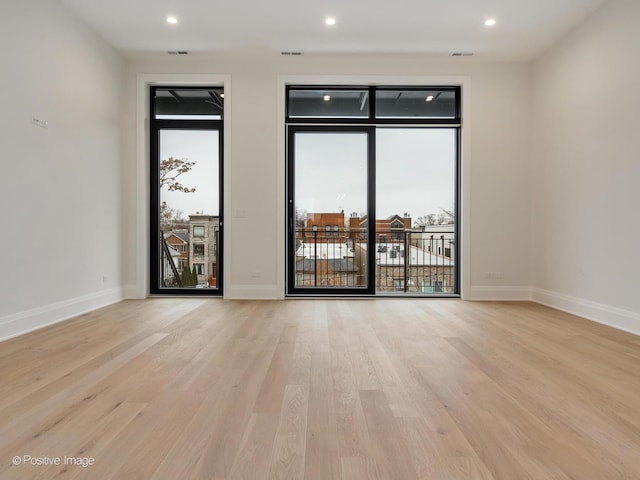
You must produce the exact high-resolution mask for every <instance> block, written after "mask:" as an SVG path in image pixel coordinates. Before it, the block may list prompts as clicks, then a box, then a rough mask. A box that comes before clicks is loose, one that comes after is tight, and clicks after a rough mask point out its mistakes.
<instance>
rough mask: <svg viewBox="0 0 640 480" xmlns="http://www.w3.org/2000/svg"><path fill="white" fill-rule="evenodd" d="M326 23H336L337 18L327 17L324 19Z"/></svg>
mask: <svg viewBox="0 0 640 480" xmlns="http://www.w3.org/2000/svg"><path fill="white" fill-rule="evenodd" d="M324 23H326V24H327V25H335V24H336V19H335V18H333V17H327V18H325V19H324Z"/></svg>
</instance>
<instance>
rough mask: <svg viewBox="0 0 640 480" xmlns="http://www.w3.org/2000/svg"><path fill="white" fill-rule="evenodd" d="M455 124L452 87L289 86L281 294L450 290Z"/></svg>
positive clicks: (458, 123) (458, 121)
mask: <svg viewBox="0 0 640 480" xmlns="http://www.w3.org/2000/svg"><path fill="white" fill-rule="evenodd" d="M461 128H462V116H461V89H460V87H458V86H431V85H428V86H371V85H369V86H358V85H354V86H332V85H311V86H302V85H291V86H288V87H287V89H286V134H287V139H288V141H287V206H288V216H289V221H288V235H287V265H288V267H287V294H289V295H299V294H302V295H315V294H319V295H324V294H329V295H331V294H333V295H340V294H349V295H370V294H375V295H385V294H391V295H400V294H402V295H427V296H428V295H437V296H459V293H460V274H459V261H458V260H459V253H460V250H461V249H460V246H459V235H458V232H459V231H460V228H459V223H460V216H459V212H460V165H461V159H460V151H461V149H460V141H461ZM358 132H361V133H365V134H366V135H367V140H366V141H365V143H366V144H368V148H366V149H364V150H363V148H362V147H356V144H357V143H358V142H357V137H358V135H357V134H358ZM349 138H351V140H349V141H347V140H348V139H349ZM363 152H366V162H365V163H361V164H360V165H359V166H358V163H357V162H358V161H357V160H356V159H357V158H360V157H361V156H362V155H363ZM354 166H356V167H357V169H359V170H357V169H354ZM362 179H365V181H366V182H367V188H366V190H367V191H368V192H369V193H368V194H367V195H366V198H367V199H368V202H369V203H368V204H362V205H359V206H358V205H356V204H355V203H354V202H353V198H364V197H363V194H362V193H359V192H363V191H364V190H363V189H362V188H358V187H357V185H358V184H359V182H361V181H362ZM403 199H404V200H405V203H404V204H403V203H402V200H403ZM412 213H413V214H412ZM369 218H375V221H374V222H369V221H368V220H369ZM322 230H324V232H322Z"/></svg>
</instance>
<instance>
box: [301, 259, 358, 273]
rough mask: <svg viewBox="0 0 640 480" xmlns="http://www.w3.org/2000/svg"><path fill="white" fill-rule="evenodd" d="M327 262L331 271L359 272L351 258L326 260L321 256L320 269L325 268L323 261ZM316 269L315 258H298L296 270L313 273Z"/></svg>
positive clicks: (318, 262)
mask: <svg viewBox="0 0 640 480" xmlns="http://www.w3.org/2000/svg"><path fill="white" fill-rule="evenodd" d="M324 262H326V263H327V268H328V270H329V271H330V272H333V273H342V272H348V273H351V272H357V271H358V269H357V268H356V266H355V265H354V264H353V260H351V259H350V258H332V259H328V260H324V259H321V258H319V259H318V260H317V264H318V270H321V269H323V265H321V263H324ZM315 269H316V260H315V259H313V258H305V259H304V260H298V261H297V262H296V271H297V272H305V273H313V272H315Z"/></svg>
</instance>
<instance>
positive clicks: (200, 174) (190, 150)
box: [160, 130, 219, 218]
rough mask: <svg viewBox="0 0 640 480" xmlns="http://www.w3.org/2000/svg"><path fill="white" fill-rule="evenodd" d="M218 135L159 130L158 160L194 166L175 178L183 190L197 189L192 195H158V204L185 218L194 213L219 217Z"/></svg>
mask: <svg viewBox="0 0 640 480" xmlns="http://www.w3.org/2000/svg"><path fill="white" fill-rule="evenodd" d="M218 146H219V143H218V132H217V131H211V130H161V132H160V158H161V159H162V160H166V159H167V158H169V157H173V158H181V159H182V158H186V159H187V160H189V161H190V162H196V164H195V165H194V166H193V168H192V169H191V171H190V172H187V173H184V174H182V175H180V177H178V179H177V181H179V182H180V183H182V184H183V185H184V186H186V187H196V191H195V192H193V193H184V192H170V191H169V190H168V189H167V187H163V188H162V190H161V191H160V203H162V202H167V205H169V206H170V207H172V208H175V209H178V210H182V213H183V216H184V217H185V218H188V216H189V215H190V214H194V213H196V212H200V213H206V214H209V215H218V212H219V195H218V172H219V170H218Z"/></svg>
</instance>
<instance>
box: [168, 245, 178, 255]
mask: <svg viewBox="0 0 640 480" xmlns="http://www.w3.org/2000/svg"><path fill="white" fill-rule="evenodd" d="M167 247H169V253H170V254H171V256H172V257H179V256H180V252H179V251H178V250H177V249H176V248H175V247H173V246H171V245H167Z"/></svg>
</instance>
